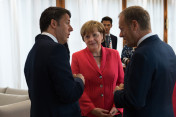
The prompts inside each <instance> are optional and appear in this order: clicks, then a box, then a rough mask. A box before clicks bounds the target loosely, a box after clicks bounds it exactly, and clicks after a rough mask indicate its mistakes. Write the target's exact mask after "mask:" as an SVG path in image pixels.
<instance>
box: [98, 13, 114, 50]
mask: <svg viewBox="0 0 176 117" xmlns="http://www.w3.org/2000/svg"><path fill="white" fill-rule="evenodd" d="M101 23H102V24H103V25H104V27H105V40H104V41H103V42H102V46H103V47H108V48H111V49H117V37H116V36H114V35H112V34H110V29H111V28H112V19H111V18H110V17H108V16H106V17H103V18H102V20H101Z"/></svg>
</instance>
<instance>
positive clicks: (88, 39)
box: [84, 28, 103, 52]
mask: <svg viewBox="0 0 176 117" xmlns="http://www.w3.org/2000/svg"><path fill="white" fill-rule="evenodd" d="M102 40H103V34H102V33H100V32H99V31H98V30H97V28H95V29H94V31H93V32H92V33H89V34H85V35H84V42H85V43H86V45H87V47H88V49H89V50H90V51H91V52H98V51H100V50H101V42H102Z"/></svg>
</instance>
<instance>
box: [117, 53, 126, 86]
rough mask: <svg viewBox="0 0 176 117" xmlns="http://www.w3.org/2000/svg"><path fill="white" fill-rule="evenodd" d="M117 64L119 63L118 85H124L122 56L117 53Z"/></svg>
mask: <svg viewBox="0 0 176 117" xmlns="http://www.w3.org/2000/svg"><path fill="white" fill-rule="evenodd" d="M117 58H118V59H117V62H118V79H117V85H120V84H121V83H124V71H123V66H122V62H121V59H120V55H119V53H118V51H117Z"/></svg>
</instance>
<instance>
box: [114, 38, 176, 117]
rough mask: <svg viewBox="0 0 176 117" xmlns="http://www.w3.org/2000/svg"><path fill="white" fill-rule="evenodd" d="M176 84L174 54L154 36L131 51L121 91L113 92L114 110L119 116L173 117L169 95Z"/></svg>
mask: <svg viewBox="0 0 176 117" xmlns="http://www.w3.org/2000/svg"><path fill="white" fill-rule="evenodd" d="M175 81H176V55H175V53H174V51H173V50H172V48H171V47H170V46H169V45H168V44H166V43H164V42H162V41H161V40H160V39H159V38H158V36H157V35H153V36H151V37H149V38H147V39H146V40H144V41H143V42H142V43H141V44H140V45H139V46H138V47H137V49H136V50H135V52H134V54H133V56H132V58H131V60H130V62H129V64H128V66H127V71H126V73H125V78H124V90H121V91H116V92H115V94H114V101H115V105H116V107H119V108H121V107H123V108H124V113H123V117H174V113H173V107H172V93H173V88H174V84H175Z"/></svg>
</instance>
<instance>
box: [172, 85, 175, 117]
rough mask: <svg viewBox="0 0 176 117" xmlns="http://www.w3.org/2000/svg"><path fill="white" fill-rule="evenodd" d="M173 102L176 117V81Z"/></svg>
mask: <svg viewBox="0 0 176 117" xmlns="http://www.w3.org/2000/svg"><path fill="white" fill-rule="evenodd" d="M172 102H173V109H174V115H175V117H176V83H175V87H174V91H173V97H172Z"/></svg>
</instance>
